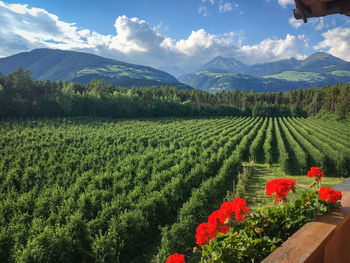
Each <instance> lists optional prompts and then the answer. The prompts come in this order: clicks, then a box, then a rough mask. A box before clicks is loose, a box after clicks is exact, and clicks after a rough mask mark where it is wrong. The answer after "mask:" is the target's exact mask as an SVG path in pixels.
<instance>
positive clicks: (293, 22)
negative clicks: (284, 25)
mask: <svg viewBox="0 0 350 263" xmlns="http://www.w3.org/2000/svg"><path fill="white" fill-rule="evenodd" d="M289 24H290V25H291V26H292V27H295V28H299V27H301V26H302V25H303V24H304V22H303V20H296V19H295V18H294V17H290V18H289Z"/></svg>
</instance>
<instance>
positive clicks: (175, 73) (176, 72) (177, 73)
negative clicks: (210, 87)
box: [158, 65, 186, 77]
mask: <svg viewBox="0 0 350 263" xmlns="http://www.w3.org/2000/svg"><path fill="white" fill-rule="evenodd" d="M158 69H159V70H162V71H165V72H167V73H169V74H171V75H173V76H175V77H179V76H181V75H183V74H186V71H185V70H183V69H181V68H179V67H176V66H167V65H164V66H162V67H159V68H158Z"/></svg>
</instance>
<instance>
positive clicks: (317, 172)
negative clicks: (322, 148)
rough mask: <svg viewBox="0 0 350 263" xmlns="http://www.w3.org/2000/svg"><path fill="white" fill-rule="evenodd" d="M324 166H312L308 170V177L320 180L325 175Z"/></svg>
mask: <svg viewBox="0 0 350 263" xmlns="http://www.w3.org/2000/svg"><path fill="white" fill-rule="evenodd" d="M321 168H322V167H311V168H310V171H308V173H307V176H308V177H315V179H316V181H317V182H319V181H320V180H321V178H322V177H325V175H324V173H322V172H321Z"/></svg>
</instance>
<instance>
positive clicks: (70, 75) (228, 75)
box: [0, 49, 350, 93]
mask: <svg viewBox="0 0 350 263" xmlns="http://www.w3.org/2000/svg"><path fill="white" fill-rule="evenodd" d="M18 68H22V69H24V70H25V69H30V70H31V72H32V77H33V78H35V79H38V80H43V81H46V80H50V81H59V80H62V81H76V82H81V83H82V84H86V83H88V82H90V81H91V80H92V79H104V80H105V81H106V82H108V83H111V84H113V85H115V86H122V87H126V88H130V87H132V86H139V87H146V86H153V85H155V86H158V87H159V86H165V85H167V86H174V87H176V88H178V89H192V87H193V88H196V89H199V90H203V91H208V92H212V93H215V92H221V91H230V90H233V89H237V90H240V91H243V90H247V91H250V90H254V91H256V92H276V91H287V90H292V89H300V88H301V89H304V88H313V87H314V88H317V87H322V86H326V85H334V84H336V83H349V82H350V62H346V61H344V60H342V59H340V58H337V57H334V56H332V55H330V54H327V53H323V52H318V53H315V54H312V55H311V56H309V57H308V58H306V59H304V60H297V59H295V58H290V59H284V60H279V61H275V62H269V63H260V64H254V65H247V64H244V63H243V62H241V61H239V60H237V59H235V58H232V57H231V58H224V57H221V56H218V57H215V58H214V59H213V60H211V61H209V62H208V63H206V64H205V65H203V66H202V67H200V68H199V69H198V71H196V72H193V73H190V74H185V75H181V76H180V77H179V78H178V79H176V78H175V77H174V76H172V75H171V74H169V73H166V72H165V71H162V70H159V69H155V68H152V67H147V66H142V65H134V64H129V63H125V62H121V61H117V60H113V59H109V58H104V57H100V56H97V55H93V54H88V53H83V52H76V51H65V50H54V49H35V50H33V51H30V52H23V53H19V54H16V55H13V56H9V57H5V58H0V73H1V74H5V75H6V74H9V73H11V72H13V71H15V70H17V69H18ZM170 68H171V69H172V70H173V71H174V70H177V71H178V72H181V71H182V70H181V69H180V68H177V67H175V66H173V65H169V66H167V67H164V68H162V69H164V70H167V69H170ZM178 80H180V82H179V81H178ZM181 82H182V83H181ZM183 83H184V84H183Z"/></svg>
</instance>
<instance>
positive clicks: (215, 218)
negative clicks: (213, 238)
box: [208, 210, 228, 234]
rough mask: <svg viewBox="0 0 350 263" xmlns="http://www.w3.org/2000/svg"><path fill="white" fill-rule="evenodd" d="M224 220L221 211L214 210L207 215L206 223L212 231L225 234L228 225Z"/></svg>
mask: <svg viewBox="0 0 350 263" xmlns="http://www.w3.org/2000/svg"><path fill="white" fill-rule="evenodd" d="M225 220H226V219H225ZM225 220H222V216H221V211H220V210H216V211H215V212H213V213H211V215H210V216H209V218H208V224H209V225H210V228H211V229H213V231H215V232H216V233H217V232H219V233H223V234H226V233H227V231H228V225H227V224H225Z"/></svg>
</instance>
